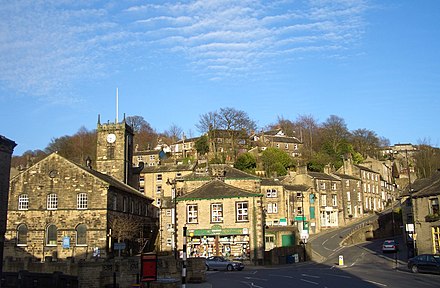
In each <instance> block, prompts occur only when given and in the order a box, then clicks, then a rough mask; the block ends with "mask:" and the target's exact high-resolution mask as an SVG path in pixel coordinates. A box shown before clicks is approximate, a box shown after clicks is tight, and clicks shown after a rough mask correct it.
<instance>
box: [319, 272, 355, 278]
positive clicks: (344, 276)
mask: <svg viewBox="0 0 440 288" xmlns="http://www.w3.org/2000/svg"><path fill="white" fill-rule="evenodd" d="M325 275H328V276H333V277H339V278H346V279H351V277H350V276H346V275H335V274H328V273H327V274H325Z"/></svg>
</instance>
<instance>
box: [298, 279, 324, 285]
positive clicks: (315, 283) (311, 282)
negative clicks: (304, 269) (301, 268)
mask: <svg viewBox="0 0 440 288" xmlns="http://www.w3.org/2000/svg"><path fill="white" fill-rule="evenodd" d="M300 280H301V281H303V282H307V283H310V284H314V285H318V284H319V283H318V282H313V281H309V280H305V279H300Z"/></svg>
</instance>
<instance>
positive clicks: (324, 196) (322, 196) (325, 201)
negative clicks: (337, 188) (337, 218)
mask: <svg viewBox="0 0 440 288" xmlns="http://www.w3.org/2000/svg"><path fill="white" fill-rule="evenodd" d="M321 206H327V195H325V194H322V195H321Z"/></svg>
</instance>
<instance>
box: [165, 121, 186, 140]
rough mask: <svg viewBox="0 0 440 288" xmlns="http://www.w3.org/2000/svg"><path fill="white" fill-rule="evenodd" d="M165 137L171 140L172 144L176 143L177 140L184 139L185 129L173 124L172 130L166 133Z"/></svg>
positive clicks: (169, 129)
mask: <svg viewBox="0 0 440 288" xmlns="http://www.w3.org/2000/svg"><path fill="white" fill-rule="evenodd" d="M164 134H165V136H166V137H168V138H170V140H171V141H172V142H176V141H177V140H179V139H181V137H183V129H182V128H181V127H179V126H177V125H176V124H174V123H173V124H171V126H170V128H168V130H166V131H165V132H164Z"/></svg>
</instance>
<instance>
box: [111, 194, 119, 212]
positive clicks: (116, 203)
mask: <svg viewBox="0 0 440 288" xmlns="http://www.w3.org/2000/svg"><path fill="white" fill-rule="evenodd" d="M112 202H113V210H117V209H118V197H116V196H113V201H112Z"/></svg>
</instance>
